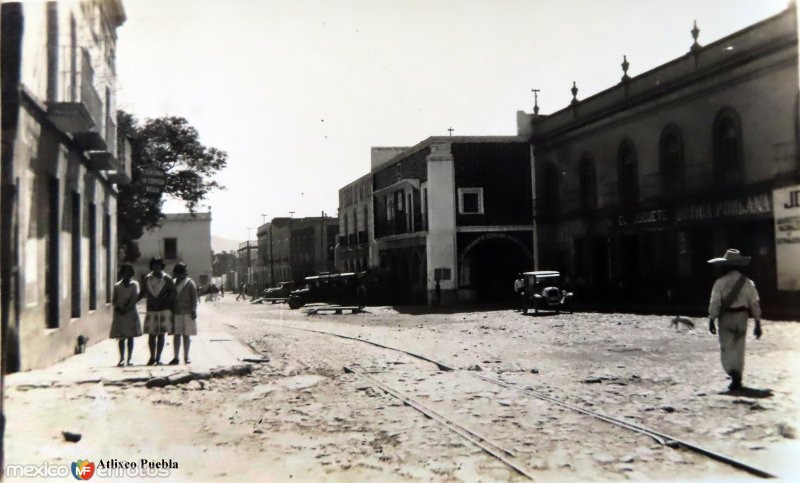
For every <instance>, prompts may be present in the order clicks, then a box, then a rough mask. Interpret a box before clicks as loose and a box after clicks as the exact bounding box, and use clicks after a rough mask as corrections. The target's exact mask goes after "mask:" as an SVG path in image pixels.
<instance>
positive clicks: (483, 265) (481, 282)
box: [461, 237, 533, 303]
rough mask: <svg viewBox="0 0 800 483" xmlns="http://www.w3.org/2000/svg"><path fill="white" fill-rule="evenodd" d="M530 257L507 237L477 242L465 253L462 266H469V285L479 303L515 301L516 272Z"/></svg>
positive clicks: (525, 264)
mask: <svg viewBox="0 0 800 483" xmlns="http://www.w3.org/2000/svg"><path fill="white" fill-rule="evenodd" d="M532 264H533V261H532V260H531V257H530V256H529V255H528V254H527V253H526V252H525V250H524V249H523V248H522V247H521V246H520V245H518V244H516V243H514V242H513V241H511V240H510V239H508V238H505V237H497V238H487V239H485V240H482V241H480V242H478V243H477V244H476V245H474V246H473V247H472V248H470V249H469V251H468V252H467V253H466V255H465V256H464V259H463V262H462V266H461V269H462V270H463V269H464V268H465V266H466V267H469V270H470V274H469V281H468V288H472V289H474V290H475V292H476V296H477V300H478V301H479V302H492V303H494V302H514V301H515V294H514V280H515V279H516V276H517V273H519V272H521V271H525V270H527V269H529V267H531V266H532Z"/></svg>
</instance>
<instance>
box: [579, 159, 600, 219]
mask: <svg viewBox="0 0 800 483" xmlns="http://www.w3.org/2000/svg"><path fill="white" fill-rule="evenodd" d="M580 190H581V211H582V212H583V213H591V212H593V211H595V210H596V209H597V174H596V173H595V170H594V161H592V158H590V157H589V155H588V154H586V155H584V156H583V158H582V159H581V166H580Z"/></svg>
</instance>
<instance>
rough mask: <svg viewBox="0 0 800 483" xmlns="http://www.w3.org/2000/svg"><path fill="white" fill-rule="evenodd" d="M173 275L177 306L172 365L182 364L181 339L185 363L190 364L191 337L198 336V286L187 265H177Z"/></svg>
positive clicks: (174, 322)
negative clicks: (190, 275)
mask: <svg viewBox="0 0 800 483" xmlns="http://www.w3.org/2000/svg"><path fill="white" fill-rule="evenodd" d="M172 274H173V275H174V276H175V291H176V293H177V295H176V296H175V305H174V306H173V309H172V313H173V317H174V321H173V324H172V331H171V333H172V335H173V336H174V338H173V346H174V349H175V357H174V358H173V359H172V360H171V361H170V362H169V363H170V365H173V366H174V365H176V364H178V363H180V355H181V339H183V362H185V363H186V364H189V363H190V362H191V361H190V360H189V345H190V343H191V338H190V337H191V336H193V335H197V286H196V285H195V283H194V280H192V279H191V278H189V267H187V266H186V264H185V263H176V264H175V269H174V270H173V272H172Z"/></svg>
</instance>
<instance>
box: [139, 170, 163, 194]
mask: <svg viewBox="0 0 800 483" xmlns="http://www.w3.org/2000/svg"><path fill="white" fill-rule="evenodd" d="M139 179H140V180H141V182H142V186H143V187H144V192H145V193H147V195H148V196H161V193H163V192H164V186H165V185H166V184H167V177H166V176H165V175H164V172H163V171H162V170H160V169H158V168H142V169H141V171H140V177H139Z"/></svg>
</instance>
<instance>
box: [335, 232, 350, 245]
mask: <svg viewBox="0 0 800 483" xmlns="http://www.w3.org/2000/svg"><path fill="white" fill-rule="evenodd" d="M337 238H338V239H339V246H340V247H346V246H348V245H347V235H339V236H338V237H337Z"/></svg>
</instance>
